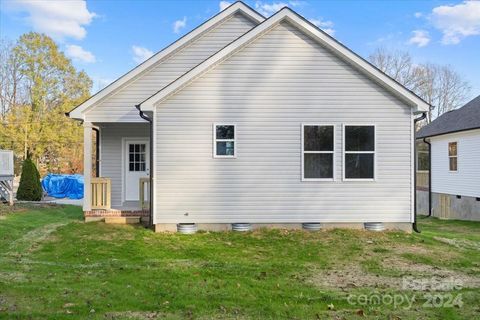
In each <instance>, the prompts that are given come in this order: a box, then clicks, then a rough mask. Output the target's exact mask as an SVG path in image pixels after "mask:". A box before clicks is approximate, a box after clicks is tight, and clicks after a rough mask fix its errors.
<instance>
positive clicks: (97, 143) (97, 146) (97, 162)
mask: <svg viewBox="0 0 480 320" xmlns="http://www.w3.org/2000/svg"><path fill="white" fill-rule="evenodd" d="M92 130H93V131H95V177H97V178H98V177H99V176H100V172H99V171H98V170H99V169H100V130H98V128H95V127H92Z"/></svg>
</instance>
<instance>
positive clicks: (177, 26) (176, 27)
mask: <svg viewBox="0 0 480 320" xmlns="http://www.w3.org/2000/svg"><path fill="white" fill-rule="evenodd" d="M186 26H187V17H183V19H182V20H177V21H175V22H174V23H173V32H175V33H180V31H181V30H182V29H183V28H185V27H186Z"/></svg>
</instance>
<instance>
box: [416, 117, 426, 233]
mask: <svg viewBox="0 0 480 320" xmlns="http://www.w3.org/2000/svg"><path fill="white" fill-rule="evenodd" d="M426 117H427V112H424V113H422V115H421V116H420V117H418V118H416V119H413V130H414V132H415V125H416V124H417V122H418V121H422V120H423V119H425V118H426ZM413 157H414V161H413V173H414V174H413V224H412V228H413V230H414V231H415V232H417V233H420V230H418V226H417V141H416V139H415V136H414V137H413Z"/></svg>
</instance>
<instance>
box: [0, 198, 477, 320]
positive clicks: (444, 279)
mask: <svg viewBox="0 0 480 320" xmlns="http://www.w3.org/2000/svg"><path fill="white" fill-rule="evenodd" d="M419 220H420V223H419V225H420V229H421V230H422V233H421V234H420V235H418V234H411V235H409V234H405V233H400V232H386V233H370V232H364V231H354V230H332V231H321V232H317V233H306V232H302V231H294V232H292V231H283V230H262V231H256V232H252V233H247V234H239V233H231V232H230V233H198V234H195V235H178V234H155V233H153V232H152V231H150V230H147V229H144V228H142V227H136V226H122V225H106V224H104V223H88V224H86V223H83V221H82V212H81V210H80V209H79V208H76V207H71V206H46V207H32V206H24V207H17V208H15V209H14V210H10V209H8V208H5V207H2V209H1V210H0V318H8V319H17V318H18V319H23V318H27V319H32V318H33V319H36V318H51V319H85V318H88V319H157V318H162V319H164V318H166V319H184V318H187V319H212V318H214V319H278V318H287V319H324V318H332V319H362V318H369V319H474V318H479V317H480V307H479V305H480V304H479V301H480V223H468V222H460V221H440V220H435V219H419ZM406 276H409V277H411V278H410V280H412V279H413V280H415V281H417V282H416V283H417V284H418V283H419V282H421V281H424V282H425V283H427V284H431V283H432V281H434V280H435V279H437V280H438V283H440V284H449V283H452V282H454V283H455V284H457V285H458V287H457V288H444V289H446V291H438V290H432V289H439V288H438V287H437V288H431V289H428V288H424V289H428V290H413V289H409V288H403V287H402V283H403V282H402V281H403V280H402V279H405V277H406ZM433 277H436V278H433ZM455 281H456V282H455ZM411 283H412V282H411V281H409V282H408V284H411ZM434 285H435V283H434ZM374 297H380V298H381V299H383V300H382V301H383V303H380V304H375V302H376V301H375V300H374ZM400 297H401V298H402V299H404V300H402V301H400ZM365 299H366V300H365ZM390 299H395V300H396V305H395V306H394V304H393V303H392V302H391V301H392V300H390ZM406 299H409V301H410V300H411V299H414V301H413V302H412V304H411V305H409V304H408V303H407V302H406V301H407V300H406ZM365 301H367V302H365Z"/></svg>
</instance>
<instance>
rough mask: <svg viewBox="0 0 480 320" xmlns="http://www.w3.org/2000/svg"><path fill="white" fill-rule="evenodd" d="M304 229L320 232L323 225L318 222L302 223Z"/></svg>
mask: <svg viewBox="0 0 480 320" xmlns="http://www.w3.org/2000/svg"><path fill="white" fill-rule="evenodd" d="M302 228H303V230H306V231H318V230H320V229H321V228H322V225H321V224H320V223H318V222H305V223H302Z"/></svg>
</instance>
